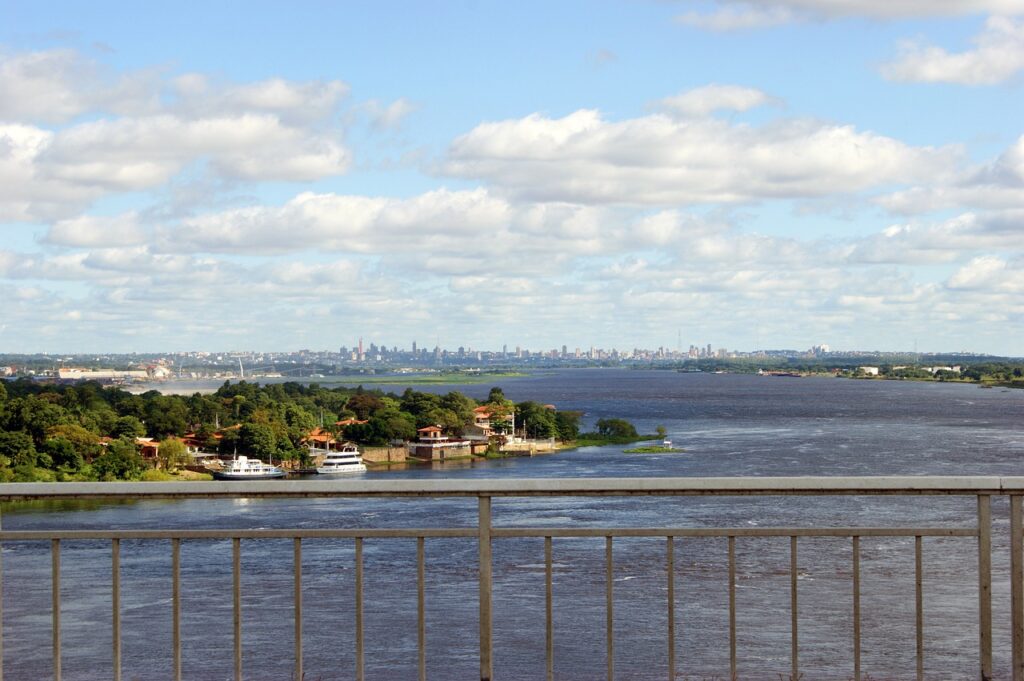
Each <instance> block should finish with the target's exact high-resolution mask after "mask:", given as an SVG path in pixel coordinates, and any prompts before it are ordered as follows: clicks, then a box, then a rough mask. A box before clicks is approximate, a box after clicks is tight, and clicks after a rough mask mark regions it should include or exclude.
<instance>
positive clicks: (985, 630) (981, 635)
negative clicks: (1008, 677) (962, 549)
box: [978, 494, 992, 681]
mask: <svg viewBox="0 0 1024 681" xmlns="http://www.w3.org/2000/svg"><path fill="white" fill-rule="evenodd" d="M978 661H979V663H980V666H981V677H980V678H981V681H991V679H992V497H991V496H989V495H988V494H979V495H978Z"/></svg>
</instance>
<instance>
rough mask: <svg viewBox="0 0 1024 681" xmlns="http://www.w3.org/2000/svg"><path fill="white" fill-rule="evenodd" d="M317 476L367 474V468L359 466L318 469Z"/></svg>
mask: <svg viewBox="0 0 1024 681" xmlns="http://www.w3.org/2000/svg"><path fill="white" fill-rule="evenodd" d="M316 472H317V475H354V474H356V473H365V472H366V466H365V465H363V464H359V465H356V466H345V467H344V468H340V467H339V468H333V467H332V468H317V469H316Z"/></svg>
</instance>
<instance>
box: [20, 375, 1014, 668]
mask: <svg viewBox="0 0 1024 681" xmlns="http://www.w3.org/2000/svg"><path fill="white" fill-rule="evenodd" d="M497 383H498V384H499V385H502V387H503V388H504V390H505V393H506V395H507V396H508V397H509V398H511V399H513V400H516V401H522V400H527V399H530V400H536V401H540V402H543V403H553V404H555V405H556V406H557V407H559V408H561V409H579V410H582V411H584V412H585V413H586V416H585V423H587V424H588V425H589V424H592V423H593V421H594V420H596V419H597V418H602V417H622V418H627V419H629V420H631V421H633V422H634V423H636V424H637V426H638V429H640V430H641V431H647V432H651V431H653V430H654V428H655V427H656V426H658V425H663V426H665V427H666V428H667V429H668V432H669V436H670V437H671V439H672V440H673V441H674V443H675V444H676V445H677V446H680V447H684V448H685V450H686V451H685V452H684V453H679V454H652V455H644V454H623V453H622V448H621V447H603V448H583V449H580V450H576V451H570V452H563V453H559V454H555V455H550V456H543V457H536V458H532V459H529V458H526V459H505V460H497V461H486V462H480V463H473V464H472V465H462V466H459V465H449V466H446V467H444V468H435V469H427V468H417V469H409V470H404V471H391V472H371V473H367V474H366V477H367V478H380V479H395V478H397V477H403V478H496V477H506V478H535V477H537V478H548V477H638V476H758V475H765V476H778V475H895V474H906V475H953V474H970V475H1021V474H1024V456H1022V455H1024V418H1022V416H1024V391H1010V390H1003V389H998V388H997V389H981V388H978V387H977V386H971V385H954V384H939V383H913V382H889V381H853V380H843V379H829V378H802V379H796V378H777V377H757V376H746V375H729V374H726V375H709V374H680V373H676V372H668V371H626V370H611V369H593V370H591V369H587V370H566V371H559V372H555V373H552V374H547V375H542V376H534V377H530V378H519V379H501V380H499V381H498V382H497ZM383 387H384V389H386V390H390V389H394V390H395V391H396V392H400V391H401V390H402V389H404V386H383ZM489 388H490V385H469V386H451V385H445V386H435V387H430V386H417V387H416V389H418V390H432V391H434V392H447V391H449V390H453V389H460V390H462V391H463V392H465V393H466V394H469V395H471V396H473V397H476V398H484V397H486V394H487V392H488V390H489ZM1007 506H1008V504H1007V503H1006V500H1005V499H1002V498H997V499H996V500H995V501H994V505H993V515H994V546H995V548H994V556H993V563H994V587H993V612H994V615H993V619H994V624H995V627H996V632H995V649H996V664H997V674H996V678H1009V675H1008V671H1009V660H1008V649H1009V631H1008V624H1009V608H1008V601H1009V593H1008V591H1009V587H1008V583H1007V580H1006V574H1007V571H1008V562H1009V554H1008V549H1007V547H1006V544H1007V542H1006V535H1007V533H1008V519H1007ZM974 512H975V501H974V499H971V498H940V497H924V498H916V499H889V498H827V499H811V498H801V497H786V498H716V499H708V498H697V497H694V498H661V499H637V498H621V499H620V498H574V499H551V498H537V499H497V500H495V501H494V521H495V524H496V525H508V526H528V527H543V526H551V527H564V526H580V527H583V526H588V525H590V526H608V525H612V526H650V527H660V526H672V527H679V526H682V527H752V526H758V525H763V526H776V525H785V526H810V525H817V526H888V525H891V526H896V525H908V524H914V525H917V526H924V527H927V526H951V525H952V526H963V527H968V526H970V525H971V524H972V523H973V522H974ZM475 514H476V507H475V501H472V500H458V499H456V500H423V499H415V500H384V499H381V500H377V499H367V500H344V499H342V500H337V499H332V500H235V501H201V500H196V501H162V502H141V503H130V504H114V503H109V504H107V503H103V504H94V505H91V506H89V507H86V508H83V507H81V506H72V507H67V506H49V507H45V508H43V507H38V506H33V507H25V506H20V507H5V509H4V519H3V523H4V528H5V529H10V530H16V529H35V528H63V529H90V528H106V527H119V528H153V527H158V528H174V527H183V528H196V527H209V528H236V527H237V528H255V527H287V528H327V527H362V526H366V527H430V526H453V525H454V526H459V525H462V526H472V525H473V524H474V523H475ZM291 552H292V545H291V542H290V541H288V540H259V541H255V540H254V541H247V542H243V557H242V560H243V610H244V625H243V632H244V634H243V637H244V646H245V661H244V668H245V670H246V671H245V677H246V678H247V679H289V678H291V669H292V657H291V656H292V646H293V640H292V591H291V589H292V582H291V580H292V574H291V555H292V554H291ZM675 553H676V573H675V577H676V587H675V588H676V604H675V607H676V651H677V652H676V655H677V669H678V672H679V677H678V678H687V679H691V681H697V680H698V679H711V678H727V676H728V670H729V658H728V651H729V647H728V642H729V639H728V600H727V599H728V578H727V547H726V540H725V539H718V538H712V539H696V538H686V539H678V540H676V546H675ZM861 554H862V555H861V571H862V622H863V637H862V651H863V652H862V655H863V670H864V672H866V673H868V674H870V676H871V678H873V679H890V678H891V679H903V678H914V674H915V656H914V655H915V638H914V636H915V634H914V540H913V538H908V539H903V538H865V539H863V540H862V544H861ZM851 555H852V551H851V546H850V540H849V539H828V538H814V539H804V540H801V542H800V548H799V561H798V565H799V570H798V575H799V598H800V607H799V617H800V652H801V672H802V675H803V678H804V679H805V680H810V679H819V678H820V679H848V678H851V677H852V669H853V662H852V660H853V652H852V627H851V622H850V620H851V608H852V606H851V603H852V600H851V590H852V586H851V569H850V562H851ZM353 557H354V547H353V543H352V542H351V541H348V540H322V541H314V540H308V541H306V542H304V544H303V578H304V580H303V581H304V627H305V636H304V648H305V668H306V677H305V678H306V679H323V680H324V681H327V680H329V679H350V678H353V677H354V668H355V643H354V638H355V633H354V624H353V617H352V613H353V608H354V590H353V585H354V578H355V574H354V565H353ZM736 557H737V608H738V615H737V627H738V655H739V678H741V679H748V678H749V679H773V680H776V679H779V678H780V675H782V676H781V678H785V677H786V676H787V675H788V673H789V620H790V613H789V579H790V577H789V540H788V539H786V538H777V539H776V538H754V539H744V538H740V539H737V542H736ZM426 559H427V569H426V571H427V580H426V603H427V629H428V632H427V643H428V653H427V670H428V676H429V678H433V679H441V680H447V679H467V678H474V677H475V676H476V675H477V674H478V669H479V668H478V662H477V642H476V634H477V626H478V620H477V617H478V613H477V600H476V595H477V592H476V589H477V582H476V576H477V575H476V569H477V560H476V559H477V547H476V544H475V542H474V541H473V540H465V539H451V540H446V539H436V540H428V541H427V544H426ZM364 562H365V571H366V572H365V613H366V614H365V627H366V650H367V654H366V678H367V679H399V678H410V679H413V678H416V669H417V653H416V608H415V604H416V558H415V541H414V540H411V539H407V540H377V541H370V540H367V542H366V546H365V555H364ZM554 563H555V576H554V600H555V658H556V661H555V675H556V678H559V679H566V680H580V681H584V680H589V679H598V678H605V655H604V637H605V630H604V624H605V609H604V589H605V582H604V579H605V572H604V540H603V539H592V540H590V539H561V540H559V539H556V540H555V541H554ZM109 565H110V547H109V543H108V542H74V543H72V542H65V546H64V547H63V566H62V580H63V581H62V599H63V608H62V618H63V619H62V632H63V637H64V655H63V666H64V669H63V672H64V678H67V679H95V678H109V677H110V675H111V671H110V670H111V661H110V652H109V651H110V642H111V633H110V611H109V599H110V579H109ZM976 565H977V555H976V544H975V541H974V540H973V539H970V538H926V539H925V540H924V566H925V567H924V597H925V631H926V637H925V669H926V677H927V678H934V679H967V678H972V677H975V676H976V673H975V669H976V665H977V632H978V627H977V582H976V579H977V577H976ZM3 568H4V593H3V605H4V628H5V631H4V634H5V638H4V652H5V658H6V659H5V673H6V674H7V675H8V676H7V678H12V679H35V678H42V677H45V676H48V675H50V674H51V673H52V672H51V669H52V668H51V662H50V648H49V645H50V628H49V627H50V589H49V546H48V544H46V543H19V544H11V543H8V544H6V545H5V546H4V548H3ZM169 575H170V550H169V546H168V545H167V543H166V542H124V543H123V546H122V588H123V595H122V599H123V606H122V610H123V615H122V618H123V630H124V644H123V645H124V655H123V659H124V662H123V667H124V674H125V678H126V679H166V678H168V676H169V674H170V669H171V650H170V643H169V642H170V638H171V637H170V615H171V600H170V598H171V593H170V579H169ZM231 575H232V571H231V549H230V542H223V541H218V542H213V541H191V542H185V543H184V544H183V548H182V579H183V585H184V589H185V592H184V602H183V615H182V623H183V649H184V658H185V668H184V672H185V674H184V675H185V678H194V679H229V678H231V677H232V659H233V658H232V633H231V632H232V620H231V607H232V597H231ZM494 583H495V591H494V627H495V634H494V641H495V646H494V648H495V676H496V678H499V679H526V678H531V679H532V678H543V677H544V669H545V659H544V649H545V648H544V646H545V643H544V552H543V540H541V539H525V540H504V539H503V540H495V544H494ZM614 591H615V603H616V606H615V646H616V647H615V670H616V678H621V679H663V678H665V677H666V675H667V672H666V669H667V666H666V640H665V637H666V633H665V632H666V623H667V617H666V600H665V599H666V576H665V540H664V539H663V538H662V539H621V540H616V542H615V569H614Z"/></svg>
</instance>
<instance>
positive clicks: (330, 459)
mask: <svg viewBox="0 0 1024 681" xmlns="http://www.w3.org/2000/svg"><path fill="white" fill-rule="evenodd" d="M314 452H316V450H314ZM323 453H324V454H325V456H324V460H323V462H322V463H321V464H320V465H319V466H317V467H316V472H317V473H318V474H320V475H348V474H350V473H365V472H366V464H364V463H363V457H361V456H360V455H359V448H358V447H356V446H355V445H353V444H345V445H342V447H341V449H339V450H327V451H325V452H323Z"/></svg>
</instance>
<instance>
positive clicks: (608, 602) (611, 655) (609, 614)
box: [604, 535, 615, 681]
mask: <svg viewBox="0 0 1024 681" xmlns="http://www.w3.org/2000/svg"><path fill="white" fill-rule="evenodd" d="M613 560H614V556H613V555H612V538H611V536H610V535H609V536H608V537H605V540H604V575H605V576H604V585H605V594H604V595H605V639H606V642H605V643H606V650H607V651H608V652H607V664H608V681H614V679H615V601H614V596H615V594H614V587H613V585H614V577H615V572H614V562H613Z"/></svg>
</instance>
